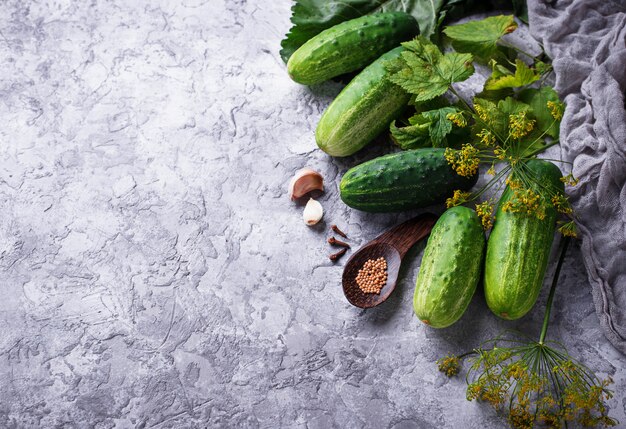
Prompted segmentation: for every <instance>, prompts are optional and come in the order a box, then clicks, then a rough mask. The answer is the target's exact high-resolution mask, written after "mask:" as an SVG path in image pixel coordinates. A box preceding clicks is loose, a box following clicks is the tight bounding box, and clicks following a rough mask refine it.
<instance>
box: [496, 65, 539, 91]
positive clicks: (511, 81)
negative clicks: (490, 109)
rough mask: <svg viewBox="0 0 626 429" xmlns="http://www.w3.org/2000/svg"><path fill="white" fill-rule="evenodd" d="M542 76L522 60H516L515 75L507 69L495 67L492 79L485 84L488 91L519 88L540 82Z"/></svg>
mask: <svg viewBox="0 0 626 429" xmlns="http://www.w3.org/2000/svg"><path fill="white" fill-rule="evenodd" d="M539 78H540V76H539V75H538V74H537V73H535V71H534V70H533V69H531V68H530V67H528V66H527V65H526V63H524V62H523V61H522V60H520V59H517V60H515V74H513V73H511V72H509V71H508V70H507V69H506V68H504V67H502V66H499V65H497V64H496V65H495V66H494V71H493V73H492V75H491V77H490V78H489V79H488V80H487V82H486V83H485V89H486V90H498V89H504V88H519V87H521V86H526V85H530V84H531V83H533V82H536V81H538V80H539Z"/></svg>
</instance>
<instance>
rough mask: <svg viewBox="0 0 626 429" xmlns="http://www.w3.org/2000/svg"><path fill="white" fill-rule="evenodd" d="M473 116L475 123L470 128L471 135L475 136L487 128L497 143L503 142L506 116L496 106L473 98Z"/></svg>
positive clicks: (505, 130)
mask: <svg viewBox="0 0 626 429" xmlns="http://www.w3.org/2000/svg"><path fill="white" fill-rule="evenodd" d="M474 110H476V112H477V114H476V115H474V119H475V120H476V123H475V124H474V126H473V127H472V134H474V135H476V134H478V133H480V132H481V131H482V129H483V128H487V129H489V130H490V131H492V132H493V133H494V134H495V135H496V137H497V138H498V140H499V141H504V140H505V139H506V136H507V127H508V123H509V118H508V115H506V114H504V112H502V111H501V110H500V109H499V108H498V105H497V104H495V103H494V102H492V101H489V100H486V99H483V98H478V97H474Z"/></svg>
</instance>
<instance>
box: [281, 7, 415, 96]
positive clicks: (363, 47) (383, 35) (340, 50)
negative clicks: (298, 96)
mask: <svg viewBox="0 0 626 429" xmlns="http://www.w3.org/2000/svg"><path fill="white" fill-rule="evenodd" d="M418 28H419V27H418V24H417V21H415V18H413V17H412V16H411V15H409V14H407V13H404V12H386V13H378V14H374V15H366V16H362V17H359V18H356V19H351V20H349V21H345V22H342V23H340V24H337V25H335V26H333V27H331V28H329V29H327V30H324V31H322V32H321V33H320V34H318V35H317V36H315V37H313V38H311V39H310V40H308V41H307V42H306V43H305V44H304V45H302V46H301V47H300V48H299V49H298V50H297V51H295V52H294V53H293V54H292V55H291V57H290V58H289V61H288V62H287V72H288V73H289V76H290V77H291V78H292V79H293V80H294V81H296V82H298V83H301V84H304V85H314V84H317V83H321V82H324V81H325V80H328V79H330V78H333V77H335V76H339V75H342V74H344V73H349V72H352V71H355V70H359V69H362V68H363V67H365V66H366V65H368V64H370V63H371V62H372V61H374V60H375V59H376V58H378V57H379V56H381V55H382V54H384V53H385V52H387V51H389V50H390V49H392V48H394V47H396V46H398V45H400V43H401V42H404V41H407V40H409V39H411V38H413V37H414V36H416V35H417V33H418Z"/></svg>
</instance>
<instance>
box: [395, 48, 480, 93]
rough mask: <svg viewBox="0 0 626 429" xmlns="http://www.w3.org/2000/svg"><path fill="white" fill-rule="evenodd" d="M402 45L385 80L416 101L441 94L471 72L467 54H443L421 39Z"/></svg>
mask: <svg viewBox="0 0 626 429" xmlns="http://www.w3.org/2000/svg"><path fill="white" fill-rule="evenodd" d="M402 46H403V47H404V48H405V49H406V50H405V51H404V52H403V53H402V55H401V57H400V58H398V59H395V60H393V61H390V62H389V63H388V66H387V67H388V70H389V71H390V76H389V79H390V80H391V81H392V82H393V83H395V84H396V85H399V86H400V87H402V88H403V89H404V90H405V91H407V92H408V93H410V94H412V95H414V99H415V101H417V102H420V101H428V100H431V99H433V98H435V97H438V96H440V95H443V94H445V93H446V92H447V91H448V89H449V87H450V85H451V84H452V83H453V82H460V81H463V80H465V79H467V78H468V77H470V76H471V75H472V73H474V66H473V65H472V56H471V55H470V54H459V53H456V52H451V53H447V54H443V53H442V52H441V51H440V50H439V48H438V47H437V46H435V45H434V44H433V43H432V42H430V41H429V40H428V39H426V38H425V37H423V36H418V37H417V38H415V39H414V40H412V41H410V42H405V43H403V44H402Z"/></svg>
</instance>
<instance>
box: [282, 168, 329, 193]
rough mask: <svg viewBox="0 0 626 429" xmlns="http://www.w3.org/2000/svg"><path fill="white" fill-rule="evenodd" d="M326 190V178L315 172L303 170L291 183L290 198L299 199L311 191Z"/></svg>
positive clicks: (299, 171) (297, 173) (307, 169)
mask: <svg viewBox="0 0 626 429" xmlns="http://www.w3.org/2000/svg"><path fill="white" fill-rule="evenodd" d="M314 190H319V191H323V190H324V178H323V177H322V175H321V174H319V173H318V172H317V171H315V170H311V169H310V168H303V169H302V170H298V171H297V172H296V174H295V175H294V176H293V177H292V178H291V181H290V182H289V197H290V198H291V199H292V200H295V199H298V198H300V197H302V196H304V195H306V194H308V193H309V192H311V191H314Z"/></svg>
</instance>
